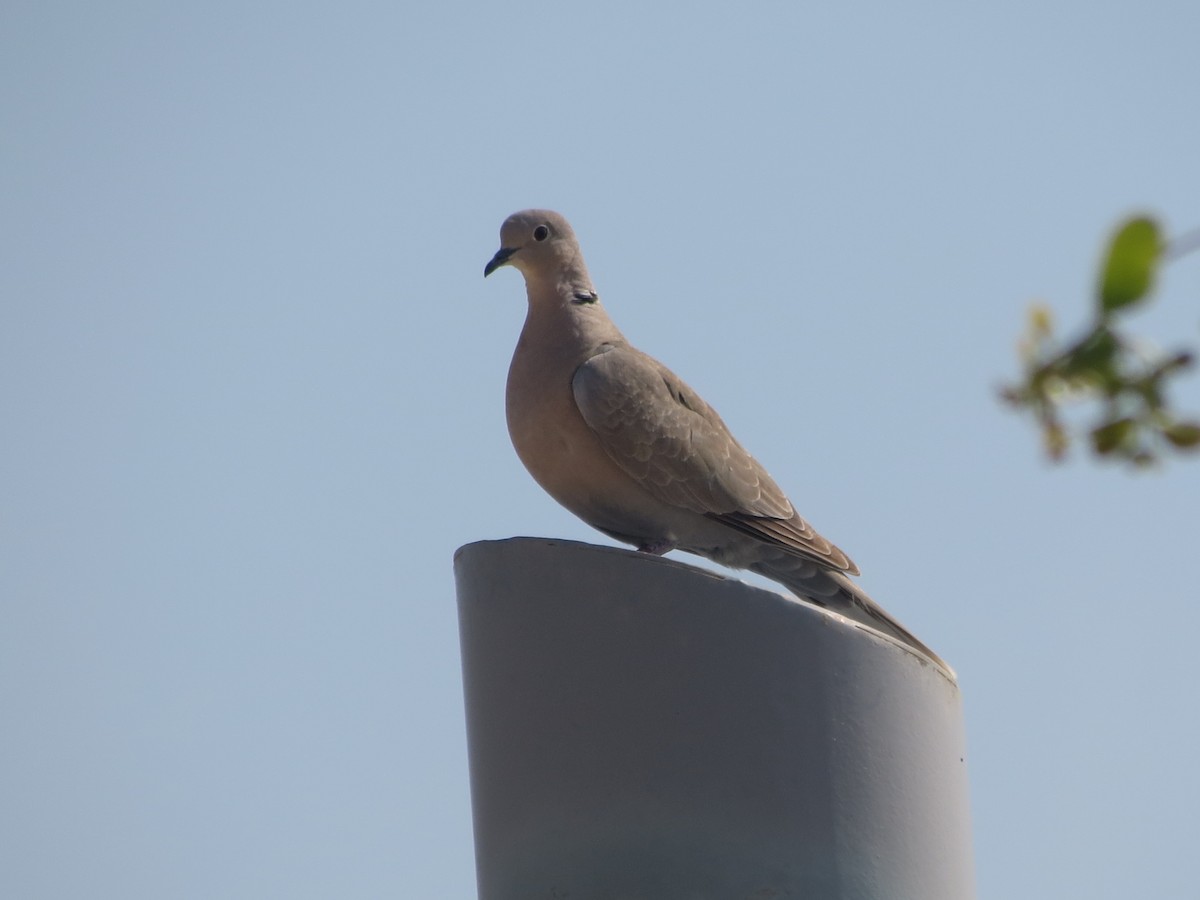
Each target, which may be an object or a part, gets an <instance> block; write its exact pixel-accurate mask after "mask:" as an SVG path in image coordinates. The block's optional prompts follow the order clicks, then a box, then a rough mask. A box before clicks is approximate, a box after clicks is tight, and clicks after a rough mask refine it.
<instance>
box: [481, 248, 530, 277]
mask: <svg viewBox="0 0 1200 900" xmlns="http://www.w3.org/2000/svg"><path fill="white" fill-rule="evenodd" d="M520 249H521V248H520V247H501V248H500V249H499V250H497V251H496V255H495V256H493V257H492V261H491V262H490V263H488V264H487V265H486V266H484V267H483V277H484V278H487V277H488V276H489V275H491V274H492V273H493V272H495V271H496V270H497V269H498V268H500V267H501V266H503V265H505V264H506V263H507V262H508V261H509V260H510V259H512V255H513V254H514V253H516V252H517V251H518V250H520Z"/></svg>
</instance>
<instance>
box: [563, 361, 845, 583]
mask: <svg viewBox="0 0 1200 900" xmlns="http://www.w3.org/2000/svg"><path fill="white" fill-rule="evenodd" d="M571 389H572V391H573V393H574V397H575V402H576V405H577V406H578V408H579V411H580V413H581V414H582V416H583V418H584V421H586V422H587V424H588V425H589V426H590V427H591V428H592V430H593V431H594V432H595V433H596V435H597V437H599V438H600V441H601V444H602V445H603V447H604V449H605V452H607V453H608V455H609V456H610V457H611V458H612V460H613V461H614V462H616V463H617V465H619V466H620V467H621V468H622V469H623V470H624V471H625V472H626V473H627V474H628V475H629V476H630V477H632V478H633V479H634V480H636V481H637V482H638V483H639V484H641V485H642V486H643V487H644V488H645V489H646V490H648V491H650V493H652V494H654V496H656V497H658V499H660V500H662V501H663V502H665V503H669V504H671V505H673V506H678V507H682V508H684V509H689V510H692V511H694V512H698V513H702V514H704V515H707V516H709V517H710V518H713V519H715V520H717V521H719V522H722V523H723V524H725V525H728V526H729V527H731V528H734V529H736V530H738V531H740V532H742V533H743V534H748V535H750V536H752V537H755V538H757V539H759V540H762V541H766V542H768V543H771V544H774V545H776V546H778V547H780V548H782V549H785V550H787V551H788V552H790V553H795V554H796V555H798V556H803V557H806V558H809V559H812V560H813V561H814V562H818V563H820V564H821V565H823V566H827V567H829V568H831V569H838V570H841V571H846V572H852V573H855V574H857V572H858V569H857V567H856V566H855V565H854V563H852V562H851V561H850V560H849V559H848V558H847V557H846V555H845V554H844V553H842V552H841V551H840V550H838V549H837V548H836V547H834V546H833V545H832V544H831V543H829V541H827V540H825V539H824V538H823V537H821V536H820V535H819V534H817V533H816V532H815V531H814V530H813V529H812V528H811V527H810V526H809V525H808V523H807V522H805V521H804V520H803V519H801V518H800V517H799V516H798V515H797V514H796V511H795V509H793V507H792V504H791V502H790V501H789V500H788V499H787V496H786V495H785V494H784V493H783V491H782V490H781V489H780V488H779V485H777V484H776V483H775V482H774V481H773V480H772V478H771V476H770V475H768V474H767V471H766V469H764V468H763V467H762V466H761V465H760V464H759V463H758V461H757V460H755V459H754V457H753V456H751V455H750V454H749V453H747V452H746V450H745V449H744V448H743V447H742V445H741V444H739V443H738V442H737V441H736V440H735V439H734V437H733V435H732V434H730V432H729V429H728V428H727V427H726V425H725V423H724V422H723V421H722V420H721V417H720V416H719V415H717V412H716V410H714V409H713V408H712V407H711V406H709V405H708V404H707V403H705V402H704V400H703V399H702V398H701V397H700V395H699V394H697V393H696V392H695V391H693V390H692V389H691V388H690V387H688V385H687V384H685V383H684V382H683V381H682V380H681V379H680V378H679V377H678V376H676V375H675V374H674V373H673V372H671V371H670V370H669V369H668V368H666V366H664V365H662V363H660V362H658V361H657V360H655V359H652V358H651V357H649V356H647V355H646V354H644V353H642V352H641V351H639V350H635V349H633V348H632V347H627V346H619V345H609V346H607V347H606V348H605V349H604V350H603V351H602V352H600V353H598V354H597V355H596V356H593V357H592V358H591V359H589V360H588V361H587V362H585V363H583V365H581V366H580V367H579V368H578V369H577V370H576V371H575V375H574V377H573V378H572V380H571Z"/></svg>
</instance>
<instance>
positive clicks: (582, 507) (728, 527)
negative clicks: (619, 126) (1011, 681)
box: [483, 209, 945, 666]
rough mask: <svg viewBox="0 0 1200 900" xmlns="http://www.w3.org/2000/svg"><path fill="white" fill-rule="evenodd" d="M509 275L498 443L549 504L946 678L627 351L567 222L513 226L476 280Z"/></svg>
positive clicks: (696, 407)
mask: <svg viewBox="0 0 1200 900" xmlns="http://www.w3.org/2000/svg"><path fill="white" fill-rule="evenodd" d="M506 265H507V266H513V267H514V268H516V269H518V270H519V271H520V272H521V274H522V275H524V276H525V287H526V291H527V293H528V296H529V311H528V314H527V316H526V319H525V327H524V329H523V330H522V331H521V337H520V339H519V340H518V341H517V349H516V351H515V352H514V354H513V359H512V365H511V366H510V368H509V370H508V390H507V395H506V401H507V412H508V431H509V434H510V435H511V436H512V442H513V446H514V447H516V450H517V455H518V456H520V458H521V461H522V462H523V463H524V464H525V468H527V469H528V470H529V472H530V474H531V475H533V477H534V479H536V480H537V482H538V484H540V485H541V486H542V487H543V488H545V490H546V491H547V492H548V493H549V494H550V496H552V497H553V498H554V499H555V500H557V501H558V502H559V503H561V504H562V505H563V506H565V507H566V508H567V509H569V510H570V511H571V512H573V513H575V515H577V516H579V518H581V519H583V520H584V521H585V522H587V523H588V524H589V525H591V526H593V527H594V528H597V529H599V530H600V531H602V532H604V533H605V534H607V535H609V536H610V537H613V538H616V539H617V540H619V541H624V542H626V543H629V544H633V545H634V546H635V547H637V548H638V549H639V550H642V551H645V552H647V553H655V554H661V553H666V552H668V551H670V550H674V549H679V550H686V551H688V552H689V553H695V554H698V555H700V556H703V557H706V558H708V559H711V560H713V561H714V562H718V563H721V564H722V565H725V566H730V567H732V568H736V569H750V570H751V571H754V572H758V573H760V574H762V575H765V576H767V577H768V578H770V579H773V580H774V581H777V582H779V583H780V584H783V585H785V586H786V587H787V588H788V589H789V590H791V591H792V592H793V593H795V594H796V595H797V596H799V597H801V598H803V599H806V600H808V601H810V602H812V603H815V604H817V605H818V606H823V607H828V608H830V609H832V610H834V611H836V612H838V613H841V614H842V615H845V616H847V617H848V618H851V619H854V620H856V621H859V622H862V623H864V624H866V625H869V626H871V627H872V628H876V629H878V630H880V631H883V632H885V633H887V634H890V635H892V636H894V637H896V638H899V639H900V640H902V641H904V642H905V643H907V644H908V645H910V646H912V647H914V648H916V649H917V650H919V651H921V652H922V653H924V654H926V655H927V656H929V657H931V658H932V659H934V660H935V661H937V662H938V663H941V664H942V665H943V666H944V665H945V663H942V661H941V659H940V658H939V657H938V656H937V654H935V653H934V652H933V651H932V650H930V649H929V648H928V647H926V646H925V645H924V644H923V643H921V642H920V641H919V640H917V638H916V637H914V636H913V634H912V633H911V632H909V631H908V630H907V629H906V628H904V626H902V625H901V624H900V623H899V622H897V621H896V620H895V619H893V618H892V617H891V616H890V615H888V614H887V613H886V612H885V611H884V610H883V609H882V608H880V606H879V605H878V604H877V603H875V601H873V600H872V599H871V598H870V597H868V596H867V595H866V594H865V593H864V592H863V591H862V590H861V589H860V588H859V587H858V586H857V585H855V584H854V582H852V581H851V580H850V579H849V578H848V577H847V576H848V575H857V574H858V567H857V566H856V565H855V564H854V563H853V562H851V560H850V558H849V557H848V556H846V554H845V553H843V552H842V551H841V550H839V549H838V548H837V547H835V546H834V545H833V544H831V543H830V542H829V541H827V540H825V538H823V537H821V535H819V534H817V532H816V531H814V530H813V529H812V527H811V526H810V525H809V524H808V523H807V522H805V521H804V520H803V519H802V518H800V516H799V515H798V514H797V513H796V510H795V508H794V507H793V506H792V504H791V502H789V500H788V498H787V497H786V496H785V495H784V493H783V491H782V490H780V488H779V486H778V485H776V484H775V482H774V481H773V480H771V476H770V475H768V474H767V471H766V470H765V469H764V468H763V467H762V466H761V465H759V463H758V462H757V461H756V460H755V459H754V457H752V456H751V455H750V454H749V453H747V452H746V451H745V450H744V449H743V448H742V445H741V444H739V443H738V442H737V441H736V440H735V439H734V437H733V435H732V434H730V433H729V429H728V428H726V427H725V423H724V422H723V421H721V417H720V416H718V415H717V413H716V411H715V410H714V409H713V408H712V407H711V406H709V405H708V404H707V403H705V402H704V401H703V400H702V399H701V398H700V396H699V395H698V394H697V393H696V392H695V391H693V390H692V389H691V388H690V387H688V386H687V384H685V383H684V382H683V380H682V379H680V378H679V377H678V376H677V375H675V374H674V373H673V372H671V371H670V370H669V369H668V368H667V367H666V366H664V365H663V364H662V363H660V362H658V360H656V359H653V358H652V357H649V356H647V355H646V354H645V353H642V352H641V351H640V350H637V349H635V348H634V347H632V346H630V344H629V342H628V341H627V340H626V339H625V337H624V336H623V335H622V334H621V332H620V331H619V330H618V329H617V326H616V325H614V324H613V322H612V320H611V319H609V317H608V313H607V312H605V310H604V307H603V305H601V303H600V298H599V296H598V295H597V293H596V290H595V288H594V287H593V285H592V280H591V278H590V277H589V276H588V271H587V267H586V266H585V265H584V262H583V254H582V253H581V252H580V249H579V244H578V242H577V241H576V239H575V233H574V231H572V230H571V226H570V225H569V224H568V223H567V220H566V219H564V218H563V217H562V216H561V215H559V214H558V213H555V212H551V211H549V210H544V209H529V210H525V211H523V212H519V213H514V214H513V215H511V216H509V217H508V219H506V220H505V222H504V225H503V226H501V228H500V249H499V250H498V251H497V252H496V255H495V256H493V257H492V259H491V261H490V262H489V263H488V264H487V266H486V267H484V270H483V274H484V275H485V276H487V275H490V274H491V273H492V272H494V271H495V270H496V269H498V268H500V267H501V266H506Z"/></svg>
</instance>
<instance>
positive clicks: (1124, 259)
mask: <svg viewBox="0 0 1200 900" xmlns="http://www.w3.org/2000/svg"><path fill="white" fill-rule="evenodd" d="M1162 249H1163V241H1162V236H1161V235H1160V234H1159V229H1158V224H1157V223H1156V222H1155V221H1154V220H1153V219H1149V218H1146V217H1144V216H1141V217H1138V218H1134V219H1130V220H1129V221H1128V222H1126V223H1125V224H1124V225H1122V226H1121V227H1120V228H1119V229H1117V233H1116V234H1115V235H1113V238H1112V241H1111V242H1110V243H1109V245H1108V255H1107V256H1106V257H1105V260H1104V268H1103V269H1102V270H1101V275H1100V289H1099V295H1100V296H1099V300H1100V313H1101V315H1107V314H1108V313H1111V312H1112V311H1113V310H1117V309H1121V308H1122V307H1125V306H1132V305H1133V304H1135V303H1138V302H1139V301H1141V300H1142V299H1143V298H1144V297H1145V296H1146V294H1147V293H1148V292H1149V291H1150V288H1151V287H1152V286H1153V284H1154V274H1155V267H1156V266H1157V264H1158V260H1159V257H1160V256H1161V255H1162Z"/></svg>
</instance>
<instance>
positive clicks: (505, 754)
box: [454, 538, 975, 900]
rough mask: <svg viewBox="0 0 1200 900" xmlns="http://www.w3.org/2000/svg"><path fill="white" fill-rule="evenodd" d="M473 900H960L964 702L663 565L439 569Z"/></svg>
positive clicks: (931, 680)
mask: <svg viewBox="0 0 1200 900" xmlns="http://www.w3.org/2000/svg"><path fill="white" fill-rule="evenodd" d="M454 568H455V577H456V580H457V584H458V608H459V625H460V630H461V635H462V654H463V680H464V691H465V695H466V711H467V734H468V744H469V755H470V767H471V797H472V806H473V811H474V819H475V859H476V869H477V873H478V880H479V897H480V900H768V898H804V900H968V898H971V897H973V896H974V893H975V892H974V883H973V881H974V879H973V875H972V862H971V835H970V820H969V814H968V805H967V774H966V764H965V762H964V759H965V751H964V739H963V723H962V708H961V704H960V700H959V693H958V688H957V686H956V684H955V682H954V680H953V677H952V676H951V675H949V674H948V673H946V672H944V671H942V670H941V669H939V668H938V667H937V666H935V665H934V664H932V663H931V662H929V661H928V660H927V659H926V658H925V657H923V656H920V655H918V654H916V653H915V652H914V651H911V650H909V649H907V648H906V647H904V646H902V645H900V644H898V643H897V642H895V641H893V640H892V639H890V638H887V637H884V636H882V635H878V634H876V633H875V632H873V631H870V630H869V629H866V628H864V627H862V626H858V625H855V624H853V623H849V622H847V621H845V620H843V619H841V618H840V617H838V616H835V615H832V614H829V613H827V612H825V611H823V610H820V609H818V608H816V607H813V606H811V605H809V604H806V603H801V602H798V601H796V600H793V599H790V598H788V597H784V596H782V595H779V594H775V593H772V592H770V591H766V590H761V589H759V588H755V587H751V586H749V585H745V584H743V583H741V582H739V581H735V580H732V579H726V578H723V577H721V576H719V575H714V574H712V573H710V572H707V571H704V570H702V569H697V568H694V567H692V566H688V565H685V564H683V563H679V562H675V561H673V560H664V559H659V558H656V557H651V556H647V555H645V554H638V553H634V552H631V551H625V550H618V549H615V548H607V547H593V546H590V545H587V544H578V543H572V542H567V541H549V540H539V539H532V538H516V539H512V540H507V541H487V542H481V543H476V544H469V545H467V546H465V547H463V548H461V549H460V550H459V551H458V553H457V554H456V555H455V564H454Z"/></svg>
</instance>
